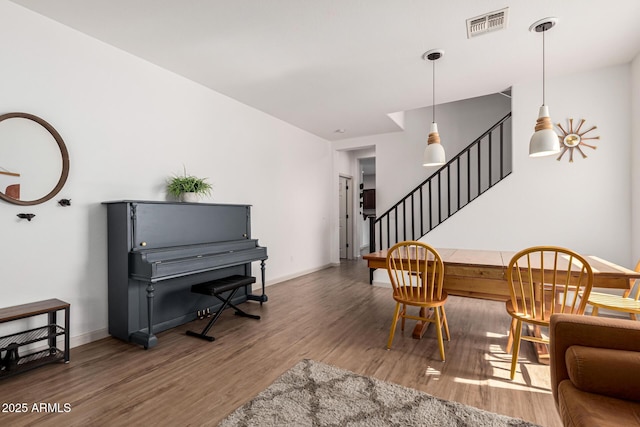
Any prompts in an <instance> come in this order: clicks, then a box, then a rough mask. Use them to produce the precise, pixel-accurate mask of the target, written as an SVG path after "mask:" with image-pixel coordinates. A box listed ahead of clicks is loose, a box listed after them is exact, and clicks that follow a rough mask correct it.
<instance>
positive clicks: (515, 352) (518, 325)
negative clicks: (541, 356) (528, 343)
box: [511, 319, 522, 380]
mask: <svg viewBox="0 0 640 427" xmlns="http://www.w3.org/2000/svg"><path fill="white" fill-rule="evenodd" d="M513 320H515V321H516V330H515V336H514V337H513V344H514V347H513V356H512V358H511V379H512V380H513V379H514V378H515V376H516V366H517V365H518V353H520V335H521V334H522V321H520V320H516V319H513Z"/></svg>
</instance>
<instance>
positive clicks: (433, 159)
mask: <svg viewBox="0 0 640 427" xmlns="http://www.w3.org/2000/svg"><path fill="white" fill-rule="evenodd" d="M443 55H444V50H442V49H431V50H429V51H427V52H425V53H424V54H423V55H422V59H424V60H425V61H431V62H432V63H433V106H432V108H433V121H432V123H431V127H430V129H429V137H428V139H427V147H426V148H425V149H424V156H423V160H422V166H441V165H444V164H445V162H446V156H445V153H444V147H443V146H442V144H440V135H439V134H438V124H437V123H436V83H435V82H436V65H435V61H436V60H438V59H440V58H442V56H443Z"/></svg>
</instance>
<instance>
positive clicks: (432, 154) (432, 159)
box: [422, 122, 446, 166]
mask: <svg viewBox="0 0 640 427" xmlns="http://www.w3.org/2000/svg"><path fill="white" fill-rule="evenodd" d="M445 161H446V160H445V155H444V148H443V147H442V144H440V135H439V134H438V124H437V123H435V122H433V123H431V129H430V130H429V139H428V140H427V148H425V149H424V159H423V161H422V166H439V165H444V163H445Z"/></svg>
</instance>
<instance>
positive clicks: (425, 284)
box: [386, 241, 451, 361]
mask: <svg viewBox="0 0 640 427" xmlns="http://www.w3.org/2000/svg"><path fill="white" fill-rule="evenodd" d="M425 260H427V262H425ZM386 262H387V271H388V272H389V278H390V279H391V286H392V287H393V299H394V300H395V301H396V309H395V313H394V315H393V322H392V324H391V332H390V333H389V341H388V342H387V349H390V348H391V343H392V342H393V336H394V334H395V330H396V325H397V322H398V319H402V322H401V325H402V326H401V329H402V330H403V331H404V324H405V319H413V320H418V321H421V322H429V323H434V324H435V325H436V332H437V335H438V345H439V347H440V357H441V358H442V360H443V361H444V360H445V358H444V343H443V340H442V328H443V327H444V330H445V333H446V336H447V341H449V340H450V339H451V337H450V335H449V326H448V324H447V316H446V313H445V311H444V304H445V302H446V301H447V293H446V292H445V291H444V290H442V283H443V279H444V264H443V263H442V258H441V257H440V254H439V253H438V252H437V251H436V250H435V249H434V248H432V247H431V246H429V245H427V244H425V243H422V242H416V241H406V242H400V243H398V244H396V245H394V246H393V247H391V249H389V250H388V251H387V261H386ZM407 306H416V307H420V311H419V315H418V316H412V315H410V314H408V313H407ZM429 309H433V313H432V314H431V315H429V314H428V311H429Z"/></svg>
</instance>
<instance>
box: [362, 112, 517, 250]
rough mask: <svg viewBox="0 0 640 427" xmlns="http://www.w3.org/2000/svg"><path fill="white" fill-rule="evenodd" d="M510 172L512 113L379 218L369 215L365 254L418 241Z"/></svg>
mask: <svg viewBox="0 0 640 427" xmlns="http://www.w3.org/2000/svg"><path fill="white" fill-rule="evenodd" d="M510 173H511V113H509V114H507V115H506V116H504V117H503V118H502V119H500V120H499V121H498V122H497V123H496V124H494V125H493V126H492V127H491V128H490V129H489V130H487V131H486V132H485V133H483V134H482V135H481V136H480V137H479V138H477V139H476V140H475V141H473V142H472V143H471V144H469V145H468V146H467V147H466V148H465V149H463V150H462V151H461V152H460V153H458V154H457V155H456V156H455V157H454V158H452V159H451V160H449V162H447V163H446V164H445V165H444V166H442V167H441V168H440V169H438V170H437V171H436V172H434V173H433V175H431V176H430V177H429V178H427V179H426V180H425V181H424V182H422V183H421V184H420V185H418V186H417V187H416V188H415V189H414V190H412V191H411V192H409V194H407V195H406V196H405V197H403V198H402V200H400V201H399V202H398V203H396V204H395V205H394V206H392V207H391V208H390V209H389V210H387V211H386V212H385V213H383V214H382V215H380V216H379V217H377V218H376V217H370V218H369V252H375V251H377V250H382V249H387V248H390V247H391V246H393V245H394V244H396V243H397V242H400V241H404V240H418V239H420V238H421V237H422V236H424V235H425V234H427V233H428V232H430V231H431V230H433V229H434V228H436V227H437V226H438V225H440V224H442V223H443V222H444V221H446V220H447V219H449V218H451V217H452V216H453V215H454V214H455V213H456V212H458V211H459V210H460V209H462V208H464V207H465V206H467V205H468V204H469V203H471V202H472V201H473V200H475V199H476V198H478V197H479V196H480V195H481V194H483V193H484V192H486V191H487V190H489V189H490V188H491V187H493V186H494V185H496V184H497V183H498V182H500V181H502V180H503V179H504V178H505V177H506V176H508V175H509V174H510Z"/></svg>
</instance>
